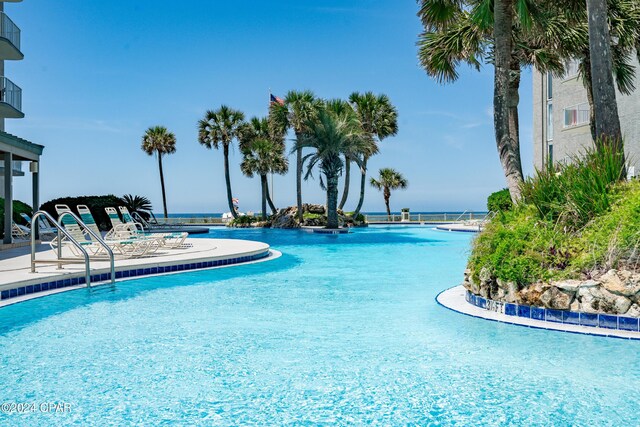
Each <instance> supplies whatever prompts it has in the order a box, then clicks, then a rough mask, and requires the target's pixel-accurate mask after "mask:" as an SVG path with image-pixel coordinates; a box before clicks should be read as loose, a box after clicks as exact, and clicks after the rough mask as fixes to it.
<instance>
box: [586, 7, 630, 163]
mask: <svg viewBox="0 0 640 427" xmlns="http://www.w3.org/2000/svg"><path fill="white" fill-rule="evenodd" d="M587 14H588V17H589V56H590V58H591V79H592V80H591V81H592V82H593V83H595V84H594V85H593V88H592V89H593V94H592V95H593V101H594V102H593V104H594V116H595V128H596V140H597V139H610V140H611V141H615V143H614V145H615V146H616V148H617V146H618V145H619V144H620V145H621V139H622V131H621V130H620V118H619V117H618V104H617V103H616V89H615V86H614V84H613V74H612V72H611V71H612V59H611V38H610V36H609V23H608V19H607V18H608V16H607V2H606V1H603V0H587ZM620 148H621V147H620ZM620 151H622V150H620ZM623 155H624V154H623ZM623 164H624V162H623Z"/></svg>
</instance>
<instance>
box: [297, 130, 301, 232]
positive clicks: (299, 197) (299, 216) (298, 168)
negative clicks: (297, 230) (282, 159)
mask: <svg viewBox="0 0 640 427" xmlns="http://www.w3.org/2000/svg"><path fill="white" fill-rule="evenodd" d="M301 137H302V134H301V133H300V132H296V142H298V141H300V138H301ZM296 206H297V207H298V221H299V222H300V224H302V220H303V219H302V213H303V212H302V148H298V149H297V150H296Z"/></svg>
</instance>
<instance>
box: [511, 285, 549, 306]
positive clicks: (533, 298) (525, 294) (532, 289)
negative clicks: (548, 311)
mask: <svg viewBox="0 0 640 427" xmlns="http://www.w3.org/2000/svg"><path fill="white" fill-rule="evenodd" d="M547 289H549V285H548V284H546V283H534V284H532V285H529V286H527V287H526V288H523V289H521V290H520V291H519V292H518V300H517V301H518V303H519V304H526V305H537V306H543V305H544V303H543V302H542V301H541V299H540V297H541V296H542V294H544V293H545V292H546V291H547Z"/></svg>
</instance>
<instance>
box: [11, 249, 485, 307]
mask: <svg viewBox="0 0 640 427" xmlns="http://www.w3.org/2000/svg"><path fill="white" fill-rule="evenodd" d="M269 254H270V251H269V250H268V249H267V250H266V251H263V252H260V253H257V254H254V255H246V256H241V257H238V258H228V259H221V260H214V261H205V262H197V263H193V262H189V263H187V264H178V265H167V266H163V267H145V268H137V267H136V268H134V269H132V270H121V271H116V279H121V278H131V277H140V276H147V275H149V276H152V275H155V274H159V273H170V272H171V273H173V272H178V271H187V270H199V269H204V268H211V267H220V266H224V265H234V264H242V263H245V262H251V261H256V260H259V259H262V258H266V257H268V256H269ZM110 279H111V273H101V274H95V275H92V276H91V283H94V282H104V281H106V280H110ZM85 282H86V279H85V277H84V276H82V277H75V278H68V279H62V280H57V281H54V282H43V283H37V284H31V285H25V286H21V287H17V288H13V289H4V290H2V291H0V301H4V300H7V299H11V298H16V297H19V296H23V295H29V294H35V293H39V292H44V291H49V290H53V289H61V288H66V287H69V286H77V285H82V284H84V283H85ZM483 299H484V298H483ZM485 303H486V300H485Z"/></svg>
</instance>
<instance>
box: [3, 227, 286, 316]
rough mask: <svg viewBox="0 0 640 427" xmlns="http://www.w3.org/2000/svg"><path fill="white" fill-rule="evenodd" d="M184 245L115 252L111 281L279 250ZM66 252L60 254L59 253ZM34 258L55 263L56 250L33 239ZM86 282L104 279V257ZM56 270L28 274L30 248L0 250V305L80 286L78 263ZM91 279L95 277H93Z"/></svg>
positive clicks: (225, 242)
mask: <svg viewBox="0 0 640 427" xmlns="http://www.w3.org/2000/svg"><path fill="white" fill-rule="evenodd" d="M186 243H190V244H191V247H189V248H187V249H165V248H161V249H159V250H158V252H156V253H155V254H153V255H150V256H145V257H141V258H120V257H118V256H116V260H115V271H116V281H121V280H127V279H133V278H137V277H142V276H149V275H157V274H175V273H180V272H184V271H190V270H198V269H205V268H206V269H208V268H222V267H226V266H232V265H238V264H246V263H253V262H261V261H266V260H271V259H275V258H277V257H279V256H280V252H278V251H273V250H271V249H270V247H269V245H268V244H266V243H261V242H254V241H249V240H238V239H187V240H186ZM63 255H66V254H63ZM36 259H38V260H51V261H52V262H55V259H56V255H55V254H54V253H53V251H52V250H51V248H50V246H49V245H48V244H39V245H38V247H37V253H36ZM90 265H91V276H92V286H94V285H100V284H105V283H110V280H109V278H108V277H107V276H109V272H110V262H109V261H108V260H105V259H102V258H101V259H92V260H91V263H90ZM63 267H64V268H63V270H58V269H57V265H55V264H51V265H50V264H37V265H36V273H31V248H30V247H20V248H13V249H8V250H6V251H2V252H0V307H2V306H5V305H9V304H13V303H15V302H20V301H24V300H26V299H30V298H36V297H40V296H44V295H49V294H52V293H58V292H63V291H66V290H71V289H78V288H83V287H86V285H85V284H84V277H85V266H84V263H79V264H65V265H64V266H63ZM94 278H95V280H94Z"/></svg>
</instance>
